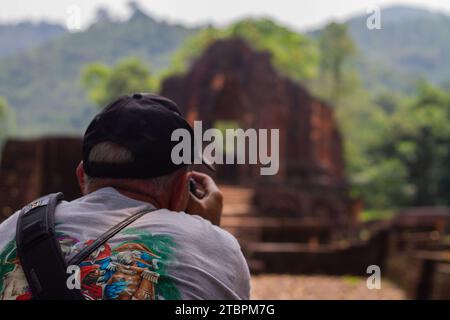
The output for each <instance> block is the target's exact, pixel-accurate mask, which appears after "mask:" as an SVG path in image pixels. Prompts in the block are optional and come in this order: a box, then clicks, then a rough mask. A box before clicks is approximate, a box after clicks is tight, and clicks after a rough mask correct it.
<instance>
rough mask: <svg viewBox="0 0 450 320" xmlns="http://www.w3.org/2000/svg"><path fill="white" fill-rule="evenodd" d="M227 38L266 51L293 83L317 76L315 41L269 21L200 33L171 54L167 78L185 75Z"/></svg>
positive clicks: (248, 20)
mask: <svg viewBox="0 0 450 320" xmlns="http://www.w3.org/2000/svg"><path fill="white" fill-rule="evenodd" d="M229 37H240V38H243V39H245V40H247V42H248V43H249V44H250V45H252V46H253V47H254V48H255V49H257V50H265V51H269V52H270V53H271V54H272V57H273V63H274V65H275V66H276V67H277V68H278V70H279V71H281V72H282V73H283V74H285V75H287V76H289V77H291V78H292V79H295V80H304V79H311V78H313V77H315V76H316V75H317V69H318V50H317V46H316V45H315V43H314V41H312V40H311V39H309V37H307V36H305V35H302V34H299V33H296V32H294V31H292V30H289V29H288V28H286V27H283V26H281V25H278V24H276V23H275V22H273V21H272V20H270V19H245V20H241V21H238V22H236V23H234V24H232V25H230V26H228V27H226V28H223V29H217V28H213V27H208V28H206V29H204V30H201V31H200V32H199V33H198V34H197V35H195V36H193V37H191V38H189V39H187V40H186V42H185V43H184V45H183V46H182V47H181V48H180V49H179V51H178V52H176V53H175V54H174V58H173V60H172V65H171V68H170V69H169V72H168V74H173V73H182V72H184V71H186V70H187V68H188V67H189V66H190V64H191V63H192V62H193V61H195V59H196V58H197V57H198V56H199V55H200V54H201V53H202V52H203V50H204V49H205V48H206V47H207V46H208V45H209V44H210V43H212V42H213V41H214V40H217V39H221V38H229Z"/></svg>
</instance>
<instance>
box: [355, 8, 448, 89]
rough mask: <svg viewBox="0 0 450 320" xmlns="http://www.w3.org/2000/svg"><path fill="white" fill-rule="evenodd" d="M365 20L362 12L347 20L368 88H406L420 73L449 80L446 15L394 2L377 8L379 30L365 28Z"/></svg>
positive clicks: (438, 81)
mask: <svg viewBox="0 0 450 320" xmlns="http://www.w3.org/2000/svg"><path fill="white" fill-rule="evenodd" d="M366 20H367V15H362V16H358V17H355V18H353V19H350V20H349V21H348V22H347V24H348V26H349V31H350V34H351V36H352V38H353V40H354V41H355V43H356V44H357V46H358V48H359V50H360V55H361V59H360V60H361V61H360V63H359V69H360V74H361V76H362V77H363V79H364V80H365V82H366V84H367V85H368V86H367V87H368V88H369V89H373V88H374V87H380V86H384V87H388V88H396V89H403V90H405V89H406V90H408V89H411V88H412V87H413V83H412V82H413V81H415V80H417V79H418V78H421V77H424V78H428V79H429V80H431V81H433V82H434V83H436V84H440V85H442V84H446V83H448V82H449V81H450V38H449V37H450V16H449V15H444V14H441V13H436V12H431V11H428V10H424V9H417V8H412V7H403V6H395V7H389V8H386V9H383V10H382V11H381V23H382V24H381V26H382V29H381V30H369V29H368V28H367V27H366Z"/></svg>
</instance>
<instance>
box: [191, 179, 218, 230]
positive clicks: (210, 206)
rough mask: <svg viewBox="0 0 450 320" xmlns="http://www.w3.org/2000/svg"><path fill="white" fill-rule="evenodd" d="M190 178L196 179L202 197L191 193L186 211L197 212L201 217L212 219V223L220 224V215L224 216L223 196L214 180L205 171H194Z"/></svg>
mask: <svg viewBox="0 0 450 320" xmlns="http://www.w3.org/2000/svg"><path fill="white" fill-rule="evenodd" d="M190 178H192V179H194V181H195V183H196V184H197V187H199V189H200V190H199V193H202V194H203V195H202V197H201V198H198V197H196V196H195V195H193V194H192V193H189V202H188V206H187V209H186V212H187V213H189V214H196V215H199V216H200V217H202V218H204V219H206V220H209V221H211V223H212V224H215V225H217V226H219V225H220V217H221V216H222V208H223V196H222V193H221V192H220V190H219V188H218V187H217V185H216V183H215V182H214V180H213V179H212V178H211V177H210V176H208V175H206V174H203V173H200V172H196V171H193V172H191V174H190Z"/></svg>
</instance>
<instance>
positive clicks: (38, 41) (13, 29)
mask: <svg viewBox="0 0 450 320" xmlns="http://www.w3.org/2000/svg"><path fill="white" fill-rule="evenodd" d="M64 33H66V29H65V28H64V27H62V26H60V25H57V24H50V23H46V22H40V23H32V22H20V23H14V24H0V57H4V56H7V55H12V54H16V53H19V52H23V51H26V50H27V49H31V48H35V47H38V46H40V45H43V44H44V43H46V42H48V41H50V40H52V39H54V38H56V37H58V36H60V35H62V34H64Z"/></svg>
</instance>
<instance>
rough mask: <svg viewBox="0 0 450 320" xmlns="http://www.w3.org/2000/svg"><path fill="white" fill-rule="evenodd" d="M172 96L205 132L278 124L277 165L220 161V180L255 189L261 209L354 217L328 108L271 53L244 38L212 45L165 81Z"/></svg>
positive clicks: (338, 219) (344, 220) (336, 219)
mask: <svg viewBox="0 0 450 320" xmlns="http://www.w3.org/2000/svg"><path fill="white" fill-rule="evenodd" d="M162 94H163V95H164V96H167V97H169V98H171V99H173V100H174V101H175V102H177V104H178V105H179V106H180V107H181V108H182V112H183V113H184V115H185V116H186V118H187V119H188V120H189V121H190V122H191V123H193V121H194V120H202V122H203V130H206V129H208V128H213V127H220V125H221V123H225V124H228V125H230V124H231V125H232V126H233V127H237V128H242V129H244V130H246V129H248V128H255V129H279V130H280V131H279V132H280V169H279V172H278V174H277V175H276V176H273V177H268V176H260V175H259V169H260V168H259V166H258V165H234V166H233V165H229V164H227V165H218V166H217V167H218V172H217V178H218V179H219V181H222V182H226V183H230V184H237V185H247V186H250V187H252V188H254V189H255V192H254V196H253V203H254V205H255V206H256V208H257V210H258V213H259V214H267V215H271V216H290V217H300V218H308V219H313V220H316V221H317V220H322V221H324V222H329V223H333V224H335V225H336V224H339V225H346V224H348V223H349V222H350V221H351V220H352V219H354V217H355V210H354V209H355V207H354V203H353V202H352V201H351V200H350V199H349V197H348V187H347V183H346V179H345V170H344V161H343V151H342V141H341V136H340V133H339V130H338V128H337V124H336V121H335V120H334V114H333V109H332V107H331V106H329V105H327V104H326V103H325V102H323V101H321V100H319V99H318V98H316V97H313V96H312V95H311V94H310V93H309V92H308V91H307V90H306V89H305V88H303V87H302V86H301V85H299V84H297V83H294V82H293V81H291V80H290V79H288V78H286V77H284V76H281V75H280V74H278V73H277V71H276V70H275V69H274V67H273V66H272V64H271V57H270V54H269V53H267V52H257V51H255V50H253V49H252V48H251V47H250V46H249V45H248V44H247V43H246V42H244V41H243V40H241V39H228V40H220V41H217V42H215V43H214V44H213V45H211V46H210V47H209V48H208V49H207V50H206V51H205V53H204V54H203V55H202V57H201V58H200V59H198V60H197V61H196V62H195V63H194V64H193V66H192V68H191V70H190V71H189V72H188V73H187V74H186V75H183V76H179V77H173V78H169V79H167V80H166V81H165V82H164V83H163V86H162Z"/></svg>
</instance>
